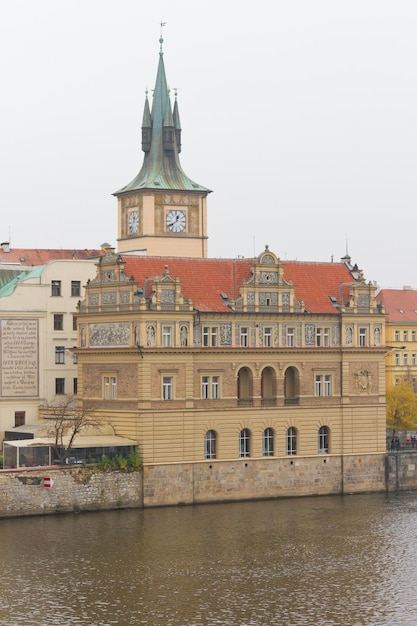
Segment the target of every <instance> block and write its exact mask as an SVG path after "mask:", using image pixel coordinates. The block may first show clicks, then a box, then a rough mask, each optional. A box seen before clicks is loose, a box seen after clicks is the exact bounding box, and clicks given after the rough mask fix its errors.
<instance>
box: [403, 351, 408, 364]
mask: <svg viewBox="0 0 417 626" xmlns="http://www.w3.org/2000/svg"><path fill="white" fill-rule="evenodd" d="M403 363H404V365H408V354H407V352H404V356H403Z"/></svg>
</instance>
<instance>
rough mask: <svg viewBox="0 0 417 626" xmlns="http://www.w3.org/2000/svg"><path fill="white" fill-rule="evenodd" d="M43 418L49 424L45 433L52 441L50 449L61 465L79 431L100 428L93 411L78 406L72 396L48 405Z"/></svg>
mask: <svg viewBox="0 0 417 626" xmlns="http://www.w3.org/2000/svg"><path fill="white" fill-rule="evenodd" d="M44 417H45V419H46V420H48V422H50V425H49V426H48V429H47V433H48V434H49V435H50V436H51V437H53V439H54V443H53V444H52V448H53V450H54V452H55V455H56V457H57V459H58V460H59V462H60V464H61V465H63V464H64V463H65V460H66V459H67V458H68V457H69V455H70V452H71V450H72V447H73V445H74V440H75V438H76V436H77V435H79V434H80V432H81V431H85V430H87V429H89V428H91V429H92V430H97V429H99V427H100V422H99V421H98V420H97V418H95V416H94V409H93V408H92V407H91V406H88V407H86V406H84V405H80V404H79V403H78V401H77V399H76V397H74V396H72V395H64V396H62V398H60V399H59V401H56V402H53V403H51V404H48V405H47V407H46V412H45V415H44Z"/></svg>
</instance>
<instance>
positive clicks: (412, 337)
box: [411, 330, 416, 341]
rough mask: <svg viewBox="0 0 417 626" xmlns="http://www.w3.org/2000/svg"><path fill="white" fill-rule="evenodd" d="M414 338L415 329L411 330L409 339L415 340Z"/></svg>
mask: <svg viewBox="0 0 417 626" xmlns="http://www.w3.org/2000/svg"><path fill="white" fill-rule="evenodd" d="M415 340H416V331H415V330H412V331H411V341H415Z"/></svg>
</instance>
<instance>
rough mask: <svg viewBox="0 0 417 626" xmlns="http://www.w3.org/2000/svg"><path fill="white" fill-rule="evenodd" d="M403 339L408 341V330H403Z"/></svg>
mask: <svg viewBox="0 0 417 626" xmlns="http://www.w3.org/2000/svg"><path fill="white" fill-rule="evenodd" d="M403 341H408V330H404V332H403Z"/></svg>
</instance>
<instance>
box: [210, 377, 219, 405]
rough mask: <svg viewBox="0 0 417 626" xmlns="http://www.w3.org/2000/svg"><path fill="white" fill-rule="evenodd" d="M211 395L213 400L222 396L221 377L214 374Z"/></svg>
mask: <svg viewBox="0 0 417 626" xmlns="http://www.w3.org/2000/svg"><path fill="white" fill-rule="evenodd" d="M211 397H212V398H213V400H218V399H219V398H220V377H219V376H213V377H212V379H211Z"/></svg>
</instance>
